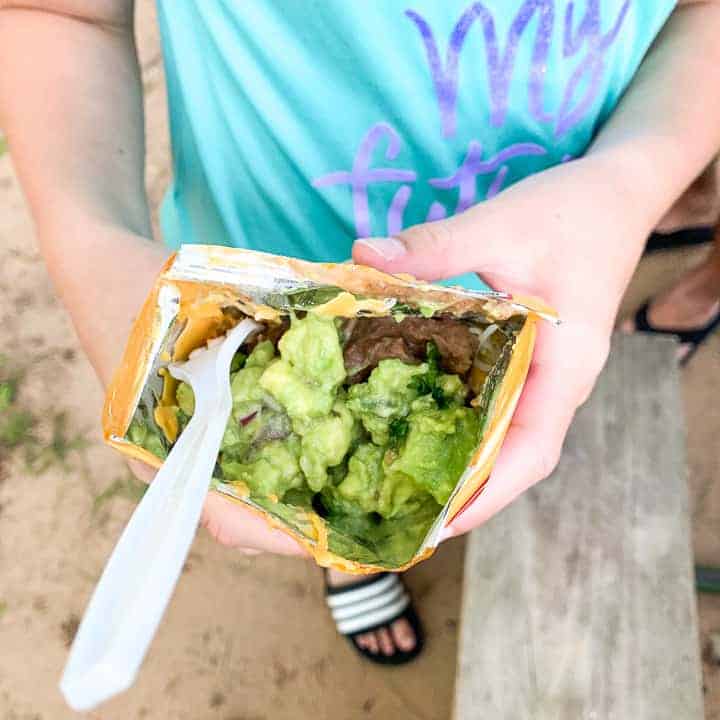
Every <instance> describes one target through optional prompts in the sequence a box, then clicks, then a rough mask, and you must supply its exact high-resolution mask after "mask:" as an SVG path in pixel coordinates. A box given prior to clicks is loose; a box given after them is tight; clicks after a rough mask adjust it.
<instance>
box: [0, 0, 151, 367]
mask: <svg viewBox="0 0 720 720" xmlns="http://www.w3.org/2000/svg"><path fill="white" fill-rule="evenodd" d="M94 2H95V4H94V5H92V6H91V5H90V3H89V2H83V1H82V0H75V1H74V2H73V1H71V0H68V1H67V2H64V1H61V0H56V2H54V3H52V2H43V3H40V2H36V3H26V4H29V5H33V6H35V9H18V8H17V7H15V6H14V5H13V3H7V2H6V3H3V2H2V0H0V8H2V9H1V10H0V127H2V128H3V130H4V132H5V134H6V136H7V138H8V142H9V146H10V151H11V154H12V158H13V162H14V164H15V167H16V170H17V174H18V177H19V179H20V182H21V184H22V186H23V189H24V191H25V194H26V196H27V199H28V203H29V206H30V209H31V212H32V215H33V218H34V220H35V223H36V227H37V233H38V238H39V242H40V247H41V251H42V253H43V256H44V257H45V260H46V262H47V265H48V268H49V271H50V274H51V276H52V278H53V281H54V283H55V284H56V287H57V289H58V292H59V294H60V296H61V298H62V299H63V302H64V303H65V305H66V306H67V308H68V310H69V311H70V314H71V316H72V318H73V320H74V323H75V326H76V328H77V330H78V334H79V336H80V339H81V342H82V343H83V345H84V346H85V348H86V349H87V350H88V352H89V354H90V359H91V361H92V362H93V364H94V365H95V367H96V369H97V370H98V372H99V374H100V375H101V377H102V379H103V380H105V381H107V379H108V376H109V373H110V368H111V367H112V366H113V365H114V364H115V363H116V361H117V359H118V357H119V353H120V350H121V346H122V342H123V339H124V336H125V334H126V332H127V329H128V327H129V324H130V321H131V319H132V316H133V314H134V313H135V312H136V311H137V309H138V307H139V305H140V303H141V302H142V299H143V297H144V295H145V294H146V292H147V288H148V286H149V284H150V283H151V282H152V278H153V276H154V274H155V273H156V272H157V270H158V268H159V266H160V263H161V262H162V257H163V253H162V251H161V250H160V249H159V248H158V247H157V246H156V245H155V244H154V243H151V242H150V241H149V240H143V239H142V236H144V237H145V238H149V237H150V220H149V212H148V207H147V201H146V196H145V190H144V180H143V169H144V139H143V138H144V129H143V111H142V94H141V84H140V73H139V68H138V63H137V58H136V53H135V47H134V42H133V37H132V25H131V18H132V2H130V1H129V0H128V1H127V2H125V0H122V1H116V0H107V1H105V0H94ZM17 4H19V3H17ZM48 6H49V7H50V9H43V8H47V7H48ZM88 8H91V10H88ZM60 11H62V12H60ZM76 11H77V12H78V13H79V14H76V15H73V14H72V13H73V12H76ZM85 11H87V12H88V13H90V14H88V15H83V14H82V13H83V12H85ZM63 12H64V13H68V12H69V13H70V14H63Z"/></svg>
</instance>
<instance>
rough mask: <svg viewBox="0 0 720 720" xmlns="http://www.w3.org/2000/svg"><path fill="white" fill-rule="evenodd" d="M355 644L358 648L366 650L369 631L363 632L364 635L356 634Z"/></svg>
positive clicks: (368, 642) (368, 641)
mask: <svg viewBox="0 0 720 720" xmlns="http://www.w3.org/2000/svg"><path fill="white" fill-rule="evenodd" d="M355 644H356V645H357V646H358V647H359V648H363V649H364V650H367V649H368V646H369V644H370V634H369V633H365V634H364V635H358V636H357V637H356V638H355Z"/></svg>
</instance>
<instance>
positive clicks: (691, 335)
mask: <svg viewBox="0 0 720 720" xmlns="http://www.w3.org/2000/svg"><path fill="white" fill-rule="evenodd" d="M649 307H650V303H649V302H646V303H645V304H644V305H643V306H642V307H641V308H640V309H639V310H638V311H637V312H636V313H635V330H636V331H637V332H644V333H652V334H654V335H671V336H673V337H676V338H677V339H678V341H679V342H680V343H681V344H682V345H690V346H691V347H690V350H689V351H688V353H687V355H685V357H684V358H683V359H682V360H681V361H680V365H686V364H687V363H688V362H689V360H690V358H691V357H692V356H693V355H694V354H695V353H696V352H697V350H698V348H699V347H700V345H702V343H703V342H704V341H705V340H706V339H707V338H708V337H709V336H710V335H711V334H712V333H713V332H714V331H715V330H717V328H718V327H720V311H718V313H717V315H715V317H714V318H712V319H711V320H710V322H708V323H707V324H706V325H703V326H702V327H699V328H695V329H693V330H682V329H679V328H657V327H655V326H654V325H651V324H650V321H649V320H648V308H649Z"/></svg>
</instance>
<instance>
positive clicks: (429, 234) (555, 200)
mask: <svg viewBox="0 0 720 720" xmlns="http://www.w3.org/2000/svg"><path fill="white" fill-rule="evenodd" d="M616 172H617V169H616V168H615V167H610V168H608V167H607V166H606V165H605V164H604V161H602V160H596V159H590V158H589V157H588V158H586V159H581V160H577V161H574V162H571V163H567V164H565V165H561V166H558V167H555V168H553V169H551V170H548V171H545V172H543V173H540V174H539V175H536V176H533V177H531V178H528V179H526V180H523V181H521V182H519V183H518V184H516V185H514V186H513V187H511V188H509V189H507V190H505V191H504V192H503V193H502V194H500V195H498V196H496V197H495V198H493V199H492V200H490V201H488V202H486V203H483V204H480V205H476V206H474V207H473V208H471V209H469V210H468V211H466V212H464V213H462V214H461V215H456V216H454V217H451V218H449V219H447V220H441V221H437V222H432V223H426V224H424V225H417V226H415V227H412V228H410V229H408V230H406V231H404V232H402V233H400V234H399V235H398V236H397V237H394V238H370V239H360V240H358V241H356V243H355V245H354V247H353V260H354V261H355V262H357V263H361V264H364V265H371V266H374V267H376V268H379V269H381V270H385V271H388V272H392V273H396V272H408V273H411V274H413V275H415V276H416V277H418V278H421V279H425V280H438V279H444V278H448V277H453V276H455V275H460V274H462V273H466V272H469V271H474V272H476V273H478V274H479V275H480V276H481V277H482V278H483V279H484V280H485V281H486V282H487V283H488V284H490V285H491V286H492V287H493V288H495V289H497V290H503V291H507V292H510V293H523V294H530V295H536V296H538V297H540V298H542V299H543V300H545V301H546V302H548V303H549V304H550V305H552V306H554V307H555V308H556V309H557V310H558V312H559V314H560V318H561V320H562V324H561V325H560V326H559V327H554V326H552V325H550V324H549V323H542V322H541V323H540V325H539V328H538V336H537V344H536V348H535V353H534V356H533V360H532V364H531V367H530V371H529V374H528V379H527V384H526V385H525V389H524V391H523V394H522V396H521V399H520V402H519V404H518V407H517V410H516V412H515V415H514V417H513V420H512V424H511V426H510V429H509V431H508V434H507V436H506V438H505V442H504V444H503V447H502V450H501V452H500V455H499V457H498V461H497V463H496V465H495V467H494V468H493V471H492V474H491V477H490V479H489V481H488V483H487V485H486V487H485V489H484V490H483V492H482V493H481V494H480V495H479V496H478V498H477V499H476V500H475V501H474V502H473V503H472V504H471V505H470V506H469V507H468V508H467V509H466V510H464V511H463V513H462V514H461V515H460V516H458V517H457V518H456V519H455V521H454V522H453V523H452V525H451V526H450V527H449V528H447V530H446V534H445V537H450V536H452V535H455V534H459V533H464V532H467V531H468V530H471V529H472V528H474V527H477V526H478V525H480V524H482V523H483V522H485V521H486V520H487V519H488V518H489V517H491V516H492V515H494V514H495V513H497V512H498V511H499V510H501V509H502V508H503V507H505V506H506V505H507V504H508V503H510V502H511V501H512V500H513V499H515V498H516V497H517V496H518V495H520V494H521V493H522V492H524V491H525V490H527V489H528V488H529V487H530V486H532V485H534V484H535V483H536V482H538V481H539V480H542V479H543V478H545V477H547V475H549V474H550V473H551V472H552V470H553V469H554V468H555V466H556V464H557V462H558V460H559V457H560V452H561V449H562V445H563V440H564V438H565V434H566V433H567V430H568V427H569V425H570V422H571V421H572V418H573V415H574V414H575V411H576V409H577V408H578V406H580V405H581V404H582V403H583V402H584V401H585V400H586V399H587V397H588V395H589V394H590V391H591V390H592V387H593V385H594V383H595V380H596V378H597V376H598V374H599V372H600V370H601V369H602V367H603V365H604V363H605V360H606V358H607V354H608V350H609V341H610V335H611V332H612V328H613V325H614V321H615V316H616V313H617V310H618V306H619V303H620V300H621V298H622V295H623V292H624V290H625V287H626V285H627V283H628V282H629V279H630V277H631V275H632V272H633V270H634V268H635V265H636V264H637V261H638V259H639V257H640V253H641V251H642V247H643V245H644V241H645V238H646V236H647V233H648V232H649V230H650V228H651V226H652V220H651V219H649V218H645V217H643V215H642V212H641V211H639V210H638V207H639V206H641V203H640V204H639V203H633V200H632V196H633V193H632V188H631V187H623V184H622V182H620V181H618V178H617V177H614V173H616Z"/></svg>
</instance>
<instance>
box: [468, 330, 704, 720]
mask: <svg viewBox="0 0 720 720" xmlns="http://www.w3.org/2000/svg"><path fill="white" fill-rule="evenodd" d="M674 352H675V345H674V343H673V342H672V341H667V340H664V339H659V338H649V337H630V338H618V339H616V341H615V344H614V348H613V352H612V354H611V357H610V360H609V362H608V366H607V367H606V369H605V371H604V373H603V375H602V377H601V379H600V381H599V383H598V385H597V388H596V390H595V391H594V393H593V396H592V397H591V399H590V401H589V402H588V403H587V404H586V405H585V406H584V407H583V408H581V410H580V411H579V413H578V416H577V418H576V420H575V423H574V424H573V427H572V429H571V432H570V434H569V436H568V439H567V442H566V445H565V451H564V454H563V458H562V461H561V463H560V466H559V467H558V469H557V471H556V472H555V473H554V474H553V476H552V477H550V478H548V480H546V481H545V482H543V483H541V484H540V485H539V486H537V487H536V488H534V489H533V490H531V491H530V492H528V493H526V494H525V495H524V496H523V497H521V498H520V499H519V500H518V501H516V502H515V503H514V504H513V505H512V506H511V507H509V508H508V509H506V510H505V511H504V512H502V513H500V514H499V515H498V516H496V517H495V518H493V519H492V520H491V521H490V522H488V523H487V524H486V525H485V526H484V527H482V528H480V529H478V530H476V531H475V532H473V533H472V534H471V536H470V538H469V541H468V547H467V556H466V560H465V581H464V590H463V609H462V618H461V631H460V643H459V650H458V652H459V658H458V675H457V681H456V689H455V709H454V717H455V720H471V719H472V720H476V719H478V720H480V719H481V720H505V719H507V720H646V719H647V720H650V719H651V718H652V720H700V719H701V718H703V717H704V715H703V699H702V689H701V663H700V651H699V641H698V628H697V615H696V604H695V594H694V587H693V575H692V555H691V547H690V526H689V525H690V519H689V509H688V491H687V484H686V462H685V437H684V425H683V420H682V410H681V401H680V391H679V384H678V373H677V368H676V362H675V359H674ZM539 421H540V422H542V419H541V418H539Z"/></svg>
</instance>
